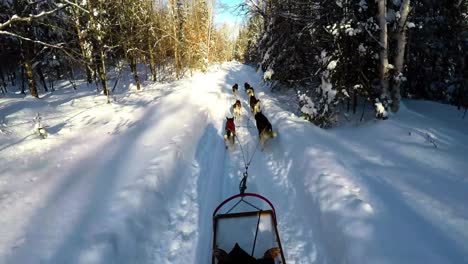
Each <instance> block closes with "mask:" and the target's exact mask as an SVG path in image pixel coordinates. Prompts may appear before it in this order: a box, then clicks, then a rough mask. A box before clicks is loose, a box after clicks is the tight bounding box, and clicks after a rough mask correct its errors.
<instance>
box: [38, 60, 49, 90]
mask: <svg viewBox="0 0 468 264" xmlns="http://www.w3.org/2000/svg"><path fill="white" fill-rule="evenodd" d="M37 75H39V79H40V80H41V83H42V87H43V88H44V91H45V92H48V91H49V89H47V83H46V80H45V77H44V72H43V71H42V67H41V66H39V65H38V66H37Z"/></svg>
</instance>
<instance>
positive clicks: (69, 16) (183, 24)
mask: <svg viewBox="0 0 468 264" xmlns="http://www.w3.org/2000/svg"><path fill="white" fill-rule="evenodd" d="M212 19H213V2H210V1H207V0H190V1H182V0H171V1H162V0H160V1H153V0H122V1H105V0H90V1H86V0H83V1H76V0H64V1H61V0H57V1H55V0H46V1H29V0H19V1H16V0H15V1H11V2H9V1H6V2H5V1H3V2H2V5H1V6H0V22H1V24H0V45H1V54H0V59H1V61H2V63H1V66H0V70H1V72H0V75H1V81H2V83H1V85H2V86H1V87H2V92H3V93H6V92H7V83H8V82H10V83H11V85H12V86H15V83H18V85H17V87H20V89H21V93H23V94H25V93H26V89H28V90H29V93H30V94H31V95H32V96H34V97H39V96H40V95H39V94H40V92H41V90H42V91H43V92H48V91H49V90H51V91H53V90H54V85H53V82H54V81H56V80H61V79H66V80H70V81H71V82H74V81H75V80H76V79H77V75H78V74H79V73H85V74H84V76H85V79H86V80H87V82H88V83H89V84H93V85H95V86H96V89H97V91H102V92H103V94H104V95H108V94H109V93H110V92H112V91H109V90H112V89H114V88H115V85H114V87H110V83H111V82H110V80H109V77H108V71H109V69H117V72H120V71H121V69H122V67H124V66H128V67H130V69H131V71H132V74H133V77H134V81H135V85H136V87H137V89H138V90H139V89H140V78H141V77H140V76H139V74H141V73H139V72H138V71H137V64H143V65H145V67H146V70H147V72H148V73H146V74H149V75H150V78H148V79H151V80H152V81H158V80H161V79H162V78H161V77H160V76H158V75H159V73H161V74H163V73H164V74H165V73H168V74H170V75H171V76H173V77H175V78H177V79H178V78H180V77H181V76H182V75H184V74H185V73H186V72H187V70H193V69H198V70H204V69H205V68H206V67H207V66H208V65H209V63H214V62H220V61H227V60H230V59H231V54H232V51H231V50H232V47H231V46H232V41H230V40H229V38H228V34H229V32H228V30H227V28H226V27H219V28H215V27H214V25H213V20H212Z"/></svg>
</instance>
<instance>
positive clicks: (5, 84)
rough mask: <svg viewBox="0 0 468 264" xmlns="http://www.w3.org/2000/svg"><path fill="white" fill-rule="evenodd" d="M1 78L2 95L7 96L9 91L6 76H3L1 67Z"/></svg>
mask: <svg viewBox="0 0 468 264" xmlns="http://www.w3.org/2000/svg"><path fill="white" fill-rule="evenodd" d="M0 76H1V77H2V86H3V88H2V93H3V94H5V93H7V92H8V90H7V83H6V81H5V76H4V75H3V69H2V68H1V67H0Z"/></svg>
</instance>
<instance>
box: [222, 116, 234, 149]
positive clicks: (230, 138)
mask: <svg viewBox="0 0 468 264" xmlns="http://www.w3.org/2000/svg"><path fill="white" fill-rule="evenodd" d="M224 129H225V134H224V141H225V142H226V148H228V143H230V144H231V145H234V137H235V136H236V125H235V124H234V117H232V118H229V117H226V126H225V128H224Z"/></svg>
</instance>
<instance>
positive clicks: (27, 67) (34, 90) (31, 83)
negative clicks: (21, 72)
mask: <svg viewBox="0 0 468 264" xmlns="http://www.w3.org/2000/svg"><path fill="white" fill-rule="evenodd" d="M24 68H25V70H26V78H27V80H28V85H29V91H30V92H31V95H32V96H34V97H36V98H39V94H38V93H37V87H36V82H35V81H34V76H33V71H32V66H31V62H30V61H28V60H26V62H25V63H24Z"/></svg>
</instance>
